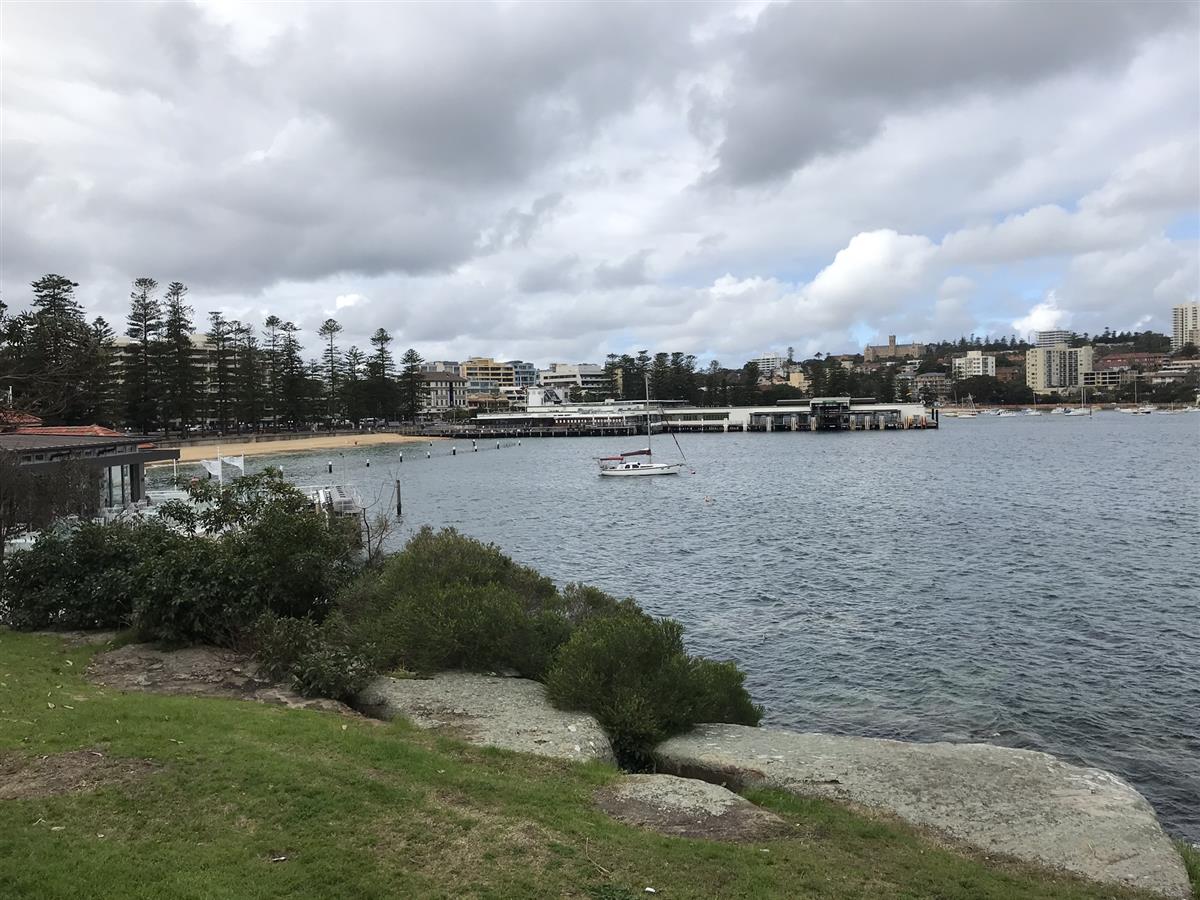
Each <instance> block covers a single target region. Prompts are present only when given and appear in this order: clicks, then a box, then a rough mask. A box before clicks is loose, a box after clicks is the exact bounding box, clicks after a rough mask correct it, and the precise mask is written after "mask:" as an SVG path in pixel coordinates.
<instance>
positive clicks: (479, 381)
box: [458, 356, 517, 394]
mask: <svg viewBox="0 0 1200 900" xmlns="http://www.w3.org/2000/svg"><path fill="white" fill-rule="evenodd" d="M458 374H459V375H461V376H462V377H463V378H465V379H466V380H467V390H468V391H469V392H470V393H472V394H476V393H480V394H499V393H500V392H501V391H503V390H505V389H506V388H515V387H516V386H517V373H516V370H515V369H513V367H512V364H511V363H506V362H497V361H496V360H494V359H492V358H491V357H488V356H472V357H471V358H470V359H464V360H463V361H462V365H461V366H460V367H459V371H458Z"/></svg>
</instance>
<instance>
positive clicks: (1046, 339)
mask: <svg viewBox="0 0 1200 900" xmlns="http://www.w3.org/2000/svg"><path fill="white" fill-rule="evenodd" d="M1073 340H1075V332H1073V331H1063V330H1062V329H1057V330H1054V331H1035V332H1034V333H1033V346H1034V347H1054V346H1057V345H1058V344H1069V343H1071V341H1073Z"/></svg>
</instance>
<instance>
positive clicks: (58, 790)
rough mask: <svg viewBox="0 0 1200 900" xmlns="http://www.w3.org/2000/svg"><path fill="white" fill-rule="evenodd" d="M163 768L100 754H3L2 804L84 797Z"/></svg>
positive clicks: (0, 767) (150, 762)
mask: <svg viewBox="0 0 1200 900" xmlns="http://www.w3.org/2000/svg"><path fill="white" fill-rule="evenodd" d="M161 768H162V767H161V766H160V765H159V764H158V763H156V762H154V761H153V760H149V759H126V758H122V757H117V756H107V755H105V754H104V753H103V752H101V751H99V750H72V751H70V752H69V753H55V754H53V755H51V756H22V755H20V754H17V753H0V800H29V799H33V798H37V797H57V796H59V795H61V794H82V793H86V792H87V791H94V790H96V789H97V788H102V787H107V786H109V785H114V784H129V783H131V782H134V781H138V780H140V779H142V778H145V777H146V776H147V775H150V774H152V773H154V772H156V771H158V770H159V769H161Z"/></svg>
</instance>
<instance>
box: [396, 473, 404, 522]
mask: <svg viewBox="0 0 1200 900" xmlns="http://www.w3.org/2000/svg"><path fill="white" fill-rule="evenodd" d="M396 515H397V516H403V515H404V500H403V499H402V498H401V496H400V479H399V478H397V479H396Z"/></svg>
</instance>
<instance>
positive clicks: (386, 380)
mask: <svg viewBox="0 0 1200 900" xmlns="http://www.w3.org/2000/svg"><path fill="white" fill-rule="evenodd" d="M391 342H392V336H391V335H390V334H388V333H387V331H386V330H384V329H383V328H378V329H376V331H375V333H374V334H373V335H371V346H372V347H374V348H375V352H374V353H372V354H371V360H370V362H369V363H368V364H367V373H368V374H367V377H368V381H369V382H370V400H371V410H372V412H373V413H374V414H375V416H376V417H377V418H380V419H387V418H388V417H389V413H391V412H392V411H394V410H395V399H396V396H395V395H396V385H395V381H394V379H393V375H394V373H395V368H396V364H395V362H394V361H393V360H392V354H391V351H390V350H388V345H389V344H390V343H391Z"/></svg>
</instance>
